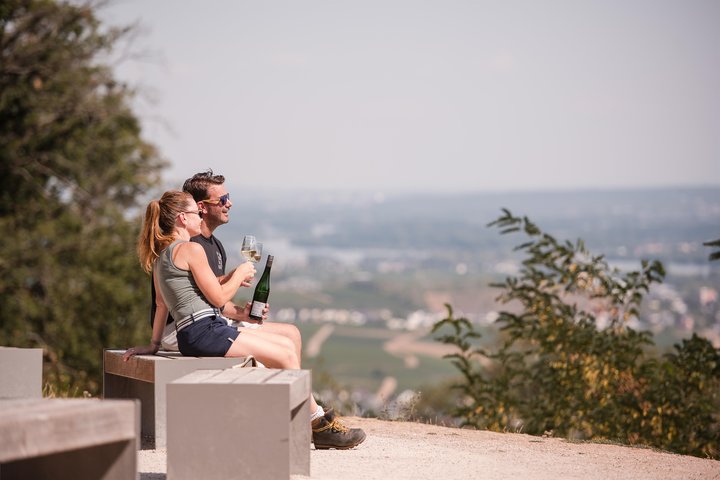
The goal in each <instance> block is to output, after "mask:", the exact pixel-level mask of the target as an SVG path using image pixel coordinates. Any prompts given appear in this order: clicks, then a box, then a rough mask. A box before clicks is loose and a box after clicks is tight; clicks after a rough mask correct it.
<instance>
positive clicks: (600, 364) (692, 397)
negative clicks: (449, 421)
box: [434, 210, 720, 458]
mask: <svg viewBox="0 0 720 480" xmlns="http://www.w3.org/2000/svg"><path fill="white" fill-rule="evenodd" d="M490 225H491V226H495V227H498V228H500V229H501V233H503V234H506V233H514V232H521V233H524V234H525V235H526V236H527V237H528V240H527V241H526V242H525V243H522V244H521V245H519V246H518V247H516V250H519V251H521V252H523V253H524V255H525V258H524V260H523V261H522V268H521V270H520V272H519V273H518V275H516V276H511V277H508V278H506V279H505V281H504V282H502V283H499V284H493V285H492V286H493V287H496V288H499V289H501V290H502V292H501V293H500V295H499V296H498V301H499V302H501V303H502V304H504V305H506V306H507V307H508V309H507V310H504V311H502V312H500V314H499V317H498V320H497V322H498V324H499V325H500V328H501V330H502V332H503V334H504V342H503V343H502V344H501V345H500V346H499V347H497V348H496V349H493V350H492V351H488V350H485V349H481V348H478V347H477V346H476V343H477V342H475V340H476V339H477V338H478V337H479V334H478V333H477V332H476V331H475V329H474V326H473V325H472V324H471V323H470V322H469V321H468V320H467V319H464V318H455V317H454V316H453V311H452V308H451V307H450V306H449V305H447V308H448V316H447V318H445V319H443V320H441V321H440V322H438V323H437V324H436V325H435V326H434V331H435V332H440V331H442V333H443V334H442V336H441V337H440V338H439V340H440V341H442V342H444V343H448V344H452V345H455V346H457V347H458V352H457V353H455V354H452V355H449V357H450V358H451V360H452V362H453V363H454V365H455V366H456V367H457V368H458V369H459V370H460V372H461V374H462V376H463V377H462V378H463V380H462V382H461V383H460V384H457V385H455V387H456V388H457V389H459V390H460V391H461V392H462V393H463V394H464V395H465V396H466V402H465V403H464V404H463V405H462V406H460V407H458V408H457V410H456V412H455V413H456V414H457V415H458V416H460V417H461V419H462V421H463V423H464V424H466V425H472V426H475V427H478V428H487V429H491V430H496V431H507V430H510V431H523V432H525V433H529V434H534V435H537V434H546V433H549V432H552V434H553V435H559V436H564V437H568V438H571V439H588V440H589V439H595V440H599V439H609V440H616V441H621V442H624V443H629V444H646V445H652V446H655V447H660V448H665V449H668V450H671V451H674V452H678V453H685V454H692V455H698V456H708V457H711V458H718V457H719V456H720V441H719V440H718V438H719V437H720V393H719V392H720V351H719V350H718V349H715V348H714V347H713V346H712V345H711V344H710V342H708V341H707V340H706V339H703V338H700V337H698V336H696V335H693V337H692V338H691V339H689V340H684V341H683V342H682V344H680V345H676V346H675V350H674V353H672V354H669V355H666V356H665V357H663V358H654V357H651V356H649V355H648V354H647V353H646V352H647V350H648V348H647V347H649V346H652V345H653V341H652V337H651V335H650V334H649V333H648V332H639V331H636V330H633V329H632V328H630V327H629V326H628V324H629V323H630V321H631V320H632V319H633V318H635V317H637V315H638V309H639V306H640V303H641V301H642V298H643V295H644V294H645V293H647V291H648V289H649V287H650V285H651V284H652V283H655V282H661V281H662V279H663V278H664V270H663V267H662V264H660V263H659V262H646V261H643V262H642V268H641V270H640V271H633V272H629V273H621V272H619V271H618V270H617V269H612V268H610V267H609V266H608V264H607V262H606V261H605V260H604V259H603V257H602V256H592V255H590V253H589V252H588V251H587V250H586V249H585V247H584V245H583V242H582V241H580V240H579V241H577V242H576V243H571V242H559V241H557V240H556V239H555V238H553V237H552V236H550V235H548V234H546V233H544V232H542V231H541V230H540V229H539V228H538V227H537V226H536V225H535V224H533V223H532V222H531V221H530V220H528V219H527V218H526V217H525V218H519V217H515V216H513V215H512V213H511V212H509V211H507V210H505V211H504V215H503V216H501V217H500V218H498V219H497V220H496V221H494V222H493V223H491V224H490Z"/></svg>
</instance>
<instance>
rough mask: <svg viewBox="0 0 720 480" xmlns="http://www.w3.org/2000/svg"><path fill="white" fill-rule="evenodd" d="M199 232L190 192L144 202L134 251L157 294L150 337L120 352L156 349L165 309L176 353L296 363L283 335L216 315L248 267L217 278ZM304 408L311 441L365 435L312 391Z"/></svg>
mask: <svg viewBox="0 0 720 480" xmlns="http://www.w3.org/2000/svg"><path fill="white" fill-rule="evenodd" d="M199 233H200V215H199V212H198V207H197V203H196V202H195V201H194V200H193V198H192V196H191V195H190V194H188V193H184V192H180V191H175V190H173V191H169V192H165V194H163V196H162V198H161V199H160V200H153V201H152V202H150V204H149V205H148V207H147V210H146V212H145V220H144V222H143V227H142V231H141V233H140V237H139V238H138V245H137V250H138V256H139V257H140V264H141V265H142V267H143V269H144V270H145V271H146V272H148V273H149V272H152V274H153V282H154V283H155V289H156V291H158V292H160V293H161V295H158V296H157V298H156V302H157V310H156V311H155V317H154V319H153V335H152V339H151V344H150V345H149V346H146V347H134V348H130V349H128V350H127V351H126V352H125V354H124V356H123V359H124V360H125V361H127V360H128V359H129V358H130V357H132V356H133V355H148V354H149V355H154V354H155V353H157V351H158V350H159V349H160V343H161V338H162V334H163V330H164V327H165V319H166V318H167V315H168V310H169V312H170V313H171V314H172V316H173V318H175V319H179V320H177V321H176V328H177V343H178V348H179V349H180V352H181V353H182V354H183V355H192V356H206V357H208V356H215V357H246V356H249V355H252V356H254V357H255V358H257V359H258V360H259V361H261V362H262V363H263V364H265V365H266V366H268V367H270V368H282V369H299V368H300V359H299V358H298V355H297V354H296V352H295V347H294V345H293V343H292V341H291V340H290V339H289V338H287V337H284V336H281V335H278V334H274V333H270V332H265V331H262V330H251V329H242V328H241V329H236V328H232V327H230V326H228V324H227V322H226V321H225V320H224V319H222V318H221V317H220V311H219V307H220V306H222V305H225V303H227V302H228V301H229V300H231V299H232V298H233V297H234V296H235V293H236V292H237V290H238V289H239V288H240V287H242V286H244V287H249V286H250V282H251V280H252V279H253V277H254V276H255V267H254V266H253V264H252V263H250V262H246V263H243V264H242V265H240V266H239V267H237V268H236V269H235V270H233V271H232V272H230V274H228V275H226V276H225V277H224V278H223V280H222V283H221V282H220V281H219V280H218V278H217V277H216V276H215V274H214V273H213V272H212V270H211V268H210V265H208V262H207V256H206V255H205V251H204V250H203V248H202V246H200V245H199V244H197V243H194V242H190V238H191V237H192V236H194V235H198V234H199ZM241 332H242V333H241ZM310 411H311V412H313V414H312V417H311V423H312V429H313V442H314V443H315V448H317V449H327V448H352V447H354V446H356V445H359V444H360V443H361V442H362V441H363V440H365V432H363V431H362V430H361V429H359V428H352V429H349V428H347V427H345V426H344V425H342V424H341V423H340V422H339V421H338V420H337V419H336V418H335V414H334V412H333V410H332V409H328V411H327V412H325V411H324V410H323V408H322V407H320V406H319V405H318V404H317V403H316V402H315V399H314V398H313V397H312V396H311V397H310Z"/></svg>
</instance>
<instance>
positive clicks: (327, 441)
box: [312, 408, 365, 450]
mask: <svg viewBox="0 0 720 480" xmlns="http://www.w3.org/2000/svg"><path fill="white" fill-rule="evenodd" d="M312 439H313V443H314V444H315V449H316V450H327V449H329V448H337V449H338V450H345V449H348V448H353V447H356V446H358V445H360V444H361V443H362V442H363V440H365V432H364V431H363V430H362V428H348V427H346V426H345V425H343V424H342V423H340V420H338V419H337V418H335V412H334V411H333V409H332V408H328V409H327V410H326V411H325V415H324V416H322V417H320V418H316V419H315V420H313V421H312Z"/></svg>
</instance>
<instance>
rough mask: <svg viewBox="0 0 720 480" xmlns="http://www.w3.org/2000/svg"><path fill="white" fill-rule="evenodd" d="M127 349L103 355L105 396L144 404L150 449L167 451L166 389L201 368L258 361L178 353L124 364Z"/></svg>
mask: <svg viewBox="0 0 720 480" xmlns="http://www.w3.org/2000/svg"><path fill="white" fill-rule="evenodd" d="M123 353H125V350H105V351H104V352H103V397H104V398H137V399H139V400H140V402H141V403H142V413H141V415H140V428H141V432H142V436H143V440H145V441H146V442H147V445H146V446H147V447H150V448H153V447H154V448H165V446H166V445H167V437H166V415H165V386H166V385H167V384H168V383H169V382H171V381H173V380H175V379H176V378H180V377H182V376H183V375H186V374H188V373H190V372H194V371H195V370H198V369H208V368H209V369H213V368H220V369H223V368H231V367H235V366H245V365H254V359H253V358H252V357H249V358H243V357H240V358H224V357H184V356H183V355H182V354H180V353H178V352H158V353H157V354H156V355H137V356H134V357H132V358H130V360H128V361H127V362H123V360H122V355H123Z"/></svg>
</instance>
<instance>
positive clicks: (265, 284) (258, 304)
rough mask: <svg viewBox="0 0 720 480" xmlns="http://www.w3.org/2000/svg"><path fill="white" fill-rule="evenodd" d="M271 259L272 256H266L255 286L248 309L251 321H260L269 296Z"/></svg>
mask: <svg viewBox="0 0 720 480" xmlns="http://www.w3.org/2000/svg"><path fill="white" fill-rule="evenodd" d="M273 258H274V257H273V256H272V255H268V258H267V262H266V263H265V270H264V271H263V274H262V277H260V281H259V282H258V283H257V285H256V286H255V293H254V294H253V301H252V306H251V307H250V318H252V319H253V320H262V315H263V310H264V309H265V306H266V305H267V301H268V297H269V296H270V269H271V268H272V263H273Z"/></svg>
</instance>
